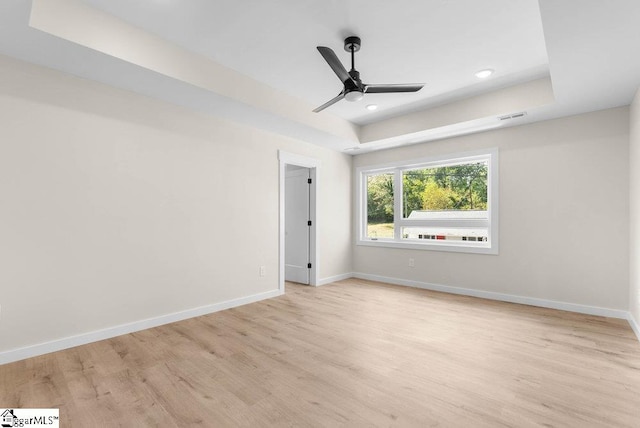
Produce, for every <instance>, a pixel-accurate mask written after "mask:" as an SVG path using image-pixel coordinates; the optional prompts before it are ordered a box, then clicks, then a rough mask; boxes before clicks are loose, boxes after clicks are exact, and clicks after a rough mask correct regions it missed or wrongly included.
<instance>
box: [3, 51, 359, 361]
mask: <svg viewBox="0 0 640 428" xmlns="http://www.w3.org/2000/svg"><path fill="white" fill-rule="evenodd" d="M0 118H1V124H2V125H1V126H0V174H1V176H2V179H1V180H0V189H1V192H0V194H1V195H2V202H1V205H0V206H1V207H2V209H1V210H0V260H2V265H1V268H0V305H2V313H1V315H0V316H1V318H0V319H1V322H0V338H1V340H0V352H2V351H6V350H11V349H15V348H19V347H24V346H29V345H33V344H37V343H41V342H45V341H50V340H56V339H60V338H64V337H67V336H71V335H77V334H82V333H85V332H91V331H95V330H98V329H103V328H109V327H113V326H116V325H120V324H123V323H129V322H135V321H138V320H142V319H146V318H152V317H157V316H161V315H164V314H168V313H172V312H178V311H184V310H188V309H190V308H195V307H200V306H203V305H208V304H215V303H218V302H223V301H227V300H231V299H237V298H242V297H245V296H250V295H254V294H258V293H262V292H267V291H271V290H275V289H277V287H278V281H277V273H278V260H277V257H278V169H279V166H278V150H279V149H281V150H285V151H288V152H291V153H297V154H301V155H304V156H309V157H314V158H316V159H318V160H320V162H321V164H322V166H321V180H323V181H322V183H321V184H320V194H319V195H318V204H319V213H318V228H319V230H318V236H319V246H320V273H319V277H320V279H322V278H327V277H331V276H335V275H340V274H345V273H348V272H350V271H351V251H352V248H351V241H350V235H351V225H350V224H349V222H348V221H345V219H348V218H350V217H351V187H352V186H351V158H350V157H349V156H346V155H344V154H341V153H337V152H333V151H330V150H326V149H322V148H319V147H318V146H314V145H311V144H308V143H303V142H299V141H293V140H289V139H285V138H283V137H280V136H277V135H273V134H268V133H265V132H262V131H257V130H254V129H250V128H247V127H245V126H242V125H239V124H233V123H229V122H224V121H221V120H217V119H216V118H214V117H210V116H205V115H199V114H196V113H193V112H189V111H187V110H185V109H182V108H179V107H175V106H172V105H168V104H165V103H162V102H158V101H155V100H151V99H148V98H145V97H142V96H139V95H135V94H131V93H128V92H124V91H120V90H116V89H112V88H109V87H106V86H103V85H100V84H96V83H93V82H89V81H86V80H82V79H77V78H74V77H70V76H67V75H63V74H61V73H58V72H54V71H50V70H47V69H43V68H39V67H36V66H32V65H27V64H24V63H21V62H18V61H15V60H11V59H8V58H6V57H0ZM260 265H265V266H266V272H267V275H266V276H265V277H262V278H261V277H259V276H258V273H259V270H258V267H259V266H260Z"/></svg>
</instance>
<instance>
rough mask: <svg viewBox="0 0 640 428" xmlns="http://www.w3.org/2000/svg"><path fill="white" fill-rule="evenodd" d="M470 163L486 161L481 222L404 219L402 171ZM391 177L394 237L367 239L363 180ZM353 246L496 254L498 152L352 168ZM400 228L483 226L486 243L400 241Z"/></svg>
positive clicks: (457, 154) (482, 151)
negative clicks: (484, 212)
mask: <svg viewBox="0 0 640 428" xmlns="http://www.w3.org/2000/svg"><path fill="white" fill-rule="evenodd" d="M473 161H487V162H488V165H489V168H488V175H487V214H488V218H487V219H486V220H482V219H466V220H463V219H431V220H430V219H407V218H403V213H402V198H403V191H402V172H403V171H406V170H410V169H417V168H430V167H439V166H447V165H457V164H460V163H466V162H473ZM383 173H393V174H394V183H393V185H394V207H393V217H394V218H393V224H394V238H369V237H367V180H366V177H367V176H368V175H372V174H383ZM355 174H356V177H355V183H356V198H357V207H356V223H355V224H356V226H357V234H356V245H365V246H372V247H391V248H405V249H416V250H431V251H453V252H462V253H478V254H498V230H499V225H498V212H499V200H498V199H499V197H498V196H499V188H498V186H499V178H498V177H499V162H498V149H497V148H491V149H485V150H479V151H474V152H465V153H454V154H450V155H443V156H432V157H428V158H422V159H412V160H410V161H400V162H393V163H388V164H383V165H372V166H362V167H358V168H356V172H355ZM403 227H448V228H464V227H483V228H484V227H486V228H487V229H488V236H487V241H486V242H472V241H447V240H444V241H435V240H434V241H432V240H425V242H416V241H414V240H412V241H407V240H405V239H402V234H401V232H402V228H403Z"/></svg>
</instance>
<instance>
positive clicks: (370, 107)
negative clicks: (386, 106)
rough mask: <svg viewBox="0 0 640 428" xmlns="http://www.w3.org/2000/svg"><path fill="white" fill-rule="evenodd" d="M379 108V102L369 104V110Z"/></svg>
mask: <svg viewBox="0 0 640 428" xmlns="http://www.w3.org/2000/svg"><path fill="white" fill-rule="evenodd" d="M377 109H378V104H369V105H368V106H367V110H369V111H374V110H377Z"/></svg>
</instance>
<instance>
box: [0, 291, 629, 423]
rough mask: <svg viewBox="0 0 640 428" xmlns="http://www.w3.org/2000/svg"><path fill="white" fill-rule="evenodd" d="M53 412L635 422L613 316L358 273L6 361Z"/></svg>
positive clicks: (4, 370)
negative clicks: (366, 277) (499, 299)
mask: <svg viewBox="0 0 640 428" xmlns="http://www.w3.org/2000/svg"><path fill="white" fill-rule="evenodd" d="M0 407H3V408H4V407H45V408H47V407H57V408H60V420H61V426H65V427H70V426H71V427H94V426H126V427H144V426H163V427H178V426H179V427H182V426H197V425H200V426H208V427H209V426H211V427H212V426H215V427H227V426H229V427H233V426H251V427H259V426H296V427H305V426H309V427H315V426H323V427H324V426H398V427H413V426H415V427H431V426H442V427H536V426H546V427H581V428H582V427H640V342H638V340H637V339H636V338H635V336H634V334H633V332H632V330H631V329H630V327H629V326H628V324H627V323H626V321H623V320H616V319H609V318H601V317H595V316H587V315H580V314H574V313H569V312H562V311H555V310H550V309H541V308H534V307H528V306H522V305H515V304H509V303H502V302H492V301H487V300H482V299H476V298H472V297H465V296H454V295H448V294H443V293H436V292H430V291H425V290H417V289H411V288H405V287H397V286H391V285H385V284H380V283H375V282H369V281H362V280H355V279H351V280H345V281H340V282H338V283H335V284H331V285H326V286H323V287H319V288H313V287H304V286H298V285H294V284H287V293H286V295H284V296H281V297H278V298H275V299H271V300H267V301H262V302H258V303H254V304H251V305H247V306H243V307H240V308H235V309H230V310H227V311H223V312H218V313H215V314H211V315H207V316H202V317H198V318H194V319H191V320H187V321H182V322H178V323H174V324H169V325H165V326H162V327H158V328H153V329H150V330H145V331H142V332H138V333H133V334H129V335H125V336H121V337H117V338H114V339H110V340H105V341H101V342H97V343H93V344H89V345H84V346H80V347H77V348H73V349H69V350H66V351H61V352H56V353H53V354H48V355H44V356H41V357H36V358H31V359H28V360H24V361H19V362H16V363H12V364H6V365H3V366H0Z"/></svg>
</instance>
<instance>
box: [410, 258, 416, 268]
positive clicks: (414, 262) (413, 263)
mask: <svg viewBox="0 0 640 428" xmlns="http://www.w3.org/2000/svg"><path fill="white" fill-rule="evenodd" d="M409 267H416V260H415V259H409Z"/></svg>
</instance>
